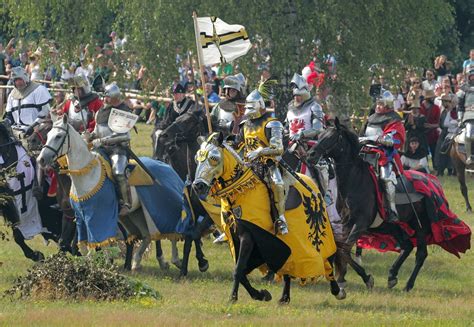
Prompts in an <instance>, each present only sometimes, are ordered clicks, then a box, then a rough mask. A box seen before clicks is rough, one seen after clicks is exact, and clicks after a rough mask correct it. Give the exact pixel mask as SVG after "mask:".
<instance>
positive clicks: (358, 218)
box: [309, 118, 431, 291]
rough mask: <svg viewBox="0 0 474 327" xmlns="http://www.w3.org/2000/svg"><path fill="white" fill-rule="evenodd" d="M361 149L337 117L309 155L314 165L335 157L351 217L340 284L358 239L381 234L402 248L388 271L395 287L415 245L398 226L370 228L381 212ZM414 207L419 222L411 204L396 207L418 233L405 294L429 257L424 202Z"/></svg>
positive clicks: (339, 183)
mask: <svg viewBox="0 0 474 327" xmlns="http://www.w3.org/2000/svg"><path fill="white" fill-rule="evenodd" d="M359 150H360V144H359V141H358V137H357V135H356V134H355V133H353V132H352V131H350V130H349V129H348V128H346V127H345V126H342V125H340V124H339V120H338V119H337V118H336V121H335V126H331V127H329V128H327V129H326V130H325V131H323V132H322V133H321V134H320V136H319V142H318V144H317V145H316V146H315V147H314V148H312V149H311V150H310V152H309V157H310V158H309V160H310V161H311V162H313V163H314V162H317V161H318V160H319V159H320V158H321V157H328V158H333V160H334V162H335V166H336V176H337V186H338V190H339V194H340V197H341V198H342V200H343V201H344V204H345V205H346V206H347V207H348V209H349V214H348V216H347V217H346V219H345V221H344V229H345V231H346V232H347V233H348V236H347V238H346V239H345V240H344V242H343V251H342V252H343V256H344V257H345V259H346V260H345V263H344V264H343V265H342V267H340V269H341V270H340V271H339V276H338V281H339V282H344V281H345V280H344V275H345V273H346V266H347V265H346V263H347V262H348V261H349V260H351V259H352V258H351V257H350V256H351V254H350V250H351V249H352V247H353V246H354V244H355V243H356V242H357V240H358V239H359V237H361V236H362V235H363V234H366V233H368V232H380V233H386V234H391V235H393V236H394V237H395V239H396V240H397V241H398V242H399V244H400V247H401V251H400V255H399V256H398V258H397V259H396V260H395V262H394V264H393V265H392V267H391V268H390V270H389V275H388V287H389V288H392V287H394V286H395V285H396V284H397V282H398V279H397V276H398V272H399V270H400V267H401V266H402V264H403V263H404V262H405V260H406V259H407V258H408V256H409V255H410V253H411V252H412V250H413V248H414V246H413V244H412V242H411V241H410V239H409V237H408V235H407V234H406V232H404V231H403V230H402V229H401V228H400V227H399V225H397V224H393V223H386V222H384V223H382V225H380V227H377V228H375V229H370V226H371V225H372V223H373V222H374V220H375V218H376V215H377V210H378V207H377V200H376V186H375V184H374V182H373V179H372V176H371V175H370V171H369V166H368V165H369V164H368V163H367V162H365V161H363V160H362V158H360V156H359ZM414 207H415V209H416V214H417V216H418V217H419V219H420V220H419V221H418V219H417V217H416V215H415V213H414V212H413V210H412V208H411V206H410V205H409V204H408V205H397V211H398V215H399V217H400V220H401V221H403V222H405V223H407V224H408V225H409V226H410V227H411V229H413V230H414V231H415V237H416V242H417V247H418V248H417V252H416V260H415V267H414V269H413V272H412V274H411V276H410V277H409V279H408V282H407V284H406V286H405V288H404V290H405V291H410V290H411V289H412V288H413V287H414V285H415V280H416V277H417V276H418V273H419V271H420V269H421V267H422V266H423V263H424V261H425V259H426V257H427V256H428V251H427V242H426V235H427V234H429V233H431V226H430V222H429V220H428V216H427V210H426V207H425V202H424V201H423V200H421V201H419V202H415V203H414ZM351 266H352V265H351ZM353 268H355V270H356V272H357V273H358V274H359V275H360V276H361V277H362V278H363V279H364V281H365V279H366V278H367V274H366V273H365V270H364V269H363V268H362V267H361V266H359V265H357V264H356V265H355V266H353Z"/></svg>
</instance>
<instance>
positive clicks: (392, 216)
mask: <svg viewBox="0 0 474 327" xmlns="http://www.w3.org/2000/svg"><path fill="white" fill-rule="evenodd" d="M387 221H388V222H389V223H396V222H399V221H400V219H398V215H397V214H396V213H395V212H394V211H393V210H392V209H388V217H387Z"/></svg>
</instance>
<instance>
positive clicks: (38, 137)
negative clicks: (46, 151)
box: [27, 119, 53, 153]
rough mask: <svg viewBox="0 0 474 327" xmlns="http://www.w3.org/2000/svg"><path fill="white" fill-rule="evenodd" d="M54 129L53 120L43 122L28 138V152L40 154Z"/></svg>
mask: <svg viewBox="0 0 474 327" xmlns="http://www.w3.org/2000/svg"><path fill="white" fill-rule="evenodd" d="M52 127H53V122H52V121H51V120H49V119H48V120H44V121H43V122H41V123H40V124H39V125H38V126H37V127H36V128H35V130H34V132H33V134H31V135H30V136H28V138H27V143H28V150H29V151H31V152H33V153H35V152H36V153H38V152H39V151H41V149H42V148H43V145H44V144H45V143H46V139H47V137H48V132H49V131H50V130H51V128H52Z"/></svg>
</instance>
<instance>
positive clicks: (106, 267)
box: [5, 253, 159, 301]
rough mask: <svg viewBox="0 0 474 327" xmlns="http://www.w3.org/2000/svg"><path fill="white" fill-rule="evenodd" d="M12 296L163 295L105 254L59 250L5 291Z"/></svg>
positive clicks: (90, 297) (99, 297) (91, 297)
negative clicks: (124, 272) (77, 254)
mask: <svg viewBox="0 0 474 327" xmlns="http://www.w3.org/2000/svg"><path fill="white" fill-rule="evenodd" d="M5 296H7V297H10V298H12V299H15V298H18V299H27V298H33V299H42V300H63V299H68V300H70V299H73V300H107V301H113V300H127V299H131V298H136V297H151V298H155V299H157V298H159V294H158V293H157V292H156V291H155V290H153V289H152V288H150V287H149V286H147V285H144V284H143V283H141V282H137V281H134V280H132V279H130V278H128V277H127V276H124V275H122V274H120V273H119V272H118V268H117V266H115V265H113V264H111V263H110V262H109V260H107V259H106V258H105V257H104V255H102V254H101V253H98V254H97V255H95V256H87V257H78V258H75V257H71V256H69V255H66V254H65V253H58V254H56V255H53V256H51V257H50V258H47V259H46V260H45V261H44V262H42V263H37V264H35V265H34V266H33V267H32V268H31V269H29V270H28V272H27V274H26V275H24V276H20V277H19V278H17V280H16V281H15V282H14V284H13V286H12V287H11V288H10V289H8V290H7V291H5Z"/></svg>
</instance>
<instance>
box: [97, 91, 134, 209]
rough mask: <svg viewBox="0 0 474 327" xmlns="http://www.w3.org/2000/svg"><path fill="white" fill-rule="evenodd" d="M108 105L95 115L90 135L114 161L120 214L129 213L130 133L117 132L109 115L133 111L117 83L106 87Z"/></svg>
mask: <svg viewBox="0 0 474 327" xmlns="http://www.w3.org/2000/svg"><path fill="white" fill-rule="evenodd" d="M104 95H105V103H106V106H105V107H103V108H102V109H100V110H99V111H97V113H96V115H95V128H94V131H93V133H92V134H91V135H90V138H89V140H92V145H93V147H94V148H96V149H100V150H103V151H104V152H105V153H106V154H107V155H108V156H109V158H110V161H111V162H112V174H113V176H114V179H115V181H116V183H117V188H118V193H119V196H120V200H121V210H120V215H122V216H123V215H127V214H128V213H129V211H130V208H131V199H130V194H129V187H128V181H127V176H126V168H127V164H128V155H127V152H128V151H127V148H128V147H129V146H130V133H129V132H127V133H115V132H113V131H112V129H111V128H110V127H109V124H108V122H109V116H110V113H111V111H112V109H117V110H122V111H126V112H131V109H130V108H129V107H128V106H127V105H126V104H125V102H124V101H123V100H122V94H121V91H120V88H119V87H118V86H117V84H115V83H112V84H109V85H107V86H106V87H105V92H104Z"/></svg>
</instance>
